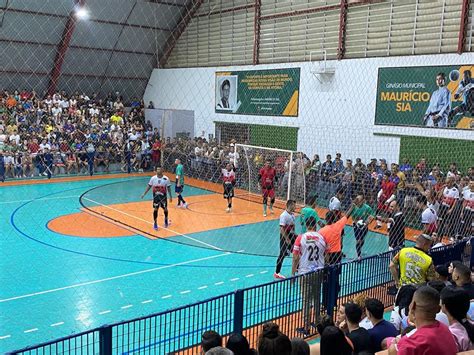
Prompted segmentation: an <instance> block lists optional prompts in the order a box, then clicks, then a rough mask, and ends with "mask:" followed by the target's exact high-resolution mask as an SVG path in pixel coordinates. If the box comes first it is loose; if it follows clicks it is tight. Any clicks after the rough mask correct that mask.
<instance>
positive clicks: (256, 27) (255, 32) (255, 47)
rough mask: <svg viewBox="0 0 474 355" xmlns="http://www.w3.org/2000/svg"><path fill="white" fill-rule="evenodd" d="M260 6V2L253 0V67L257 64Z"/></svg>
mask: <svg viewBox="0 0 474 355" xmlns="http://www.w3.org/2000/svg"><path fill="white" fill-rule="evenodd" d="M261 5H262V0H255V16H254V23H253V65H257V64H258V63H259V52H260V15H261Z"/></svg>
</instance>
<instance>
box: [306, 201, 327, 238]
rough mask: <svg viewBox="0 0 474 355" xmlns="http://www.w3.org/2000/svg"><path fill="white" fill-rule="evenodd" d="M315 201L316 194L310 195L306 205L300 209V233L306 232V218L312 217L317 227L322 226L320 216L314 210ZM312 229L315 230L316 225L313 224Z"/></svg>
mask: <svg viewBox="0 0 474 355" xmlns="http://www.w3.org/2000/svg"><path fill="white" fill-rule="evenodd" d="M316 202H317V196H316V195H311V196H310V197H309V198H308V202H307V204H306V206H304V207H303V208H302V209H301V211H300V223H301V233H306V221H307V220H308V218H310V217H313V218H314V219H315V221H316V223H317V225H319V227H321V228H322V227H324V225H325V224H324V222H323V221H321V218H319V216H318V212H316ZM314 230H317V226H314Z"/></svg>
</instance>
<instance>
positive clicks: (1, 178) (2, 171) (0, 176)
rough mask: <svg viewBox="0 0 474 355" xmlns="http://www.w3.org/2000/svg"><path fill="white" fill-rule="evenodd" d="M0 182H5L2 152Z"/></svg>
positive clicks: (0, 153)
mask: <svg viewBox="0 0 474 355" xmlns="http://www.w3.org/2000/svg"><path fill="white" fill-rule="evenodd" d="M0 181H1V182H5V157H4V155H3V150H0Z"/></svg>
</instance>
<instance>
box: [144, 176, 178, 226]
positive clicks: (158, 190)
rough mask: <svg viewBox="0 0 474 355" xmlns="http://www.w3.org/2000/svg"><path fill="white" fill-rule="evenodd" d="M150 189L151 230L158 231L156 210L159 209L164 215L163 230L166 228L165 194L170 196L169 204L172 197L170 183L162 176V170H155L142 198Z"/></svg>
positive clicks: (166, 204)
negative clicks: (151, 194)
mask: <svg viewBox="0 0 474 355" xmlns="http://www.w3.org/2000/svg"><path fill="white" fill-rule="evenodd" d="M150 189H153V229H155V230H158V223H157V222H156V220H157V218H158V209H159V208H160V207H161V208H162V209H163V212H164V214H165V228H168V226H169V221H168V203H167V195H166V193H167V192H168V194H169V196H170V203H171V202H173V197H172V195H171V181H170V179H169V178H168V177H167V176H165V175H163V169H162V168H160V167H158V168H156V175H153V176H152V177H151V178H150V181H149V182H148V185H147V187H146V190H145V192H144V193H143V195H142V198H143V197H145V195H146V194H147V193H148V191H150Z"/></svg>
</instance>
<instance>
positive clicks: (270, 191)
mask: <svg viewBox="0 0 474 355" xmlns="http://www.w3.org/2000/svg"><path fill="white" fill-rule="evenodd" d="M258 180H259V181H260V185H261V187H262V195H263V216H264V217H266V216H267V204H268V198H270V213H271V214H273V204H274V203H275V183H276V181H277V175H276V170H275V168H273V167H272V166H271V162H270V160H269V159H267V160H265V165H264V166H263V168H261V169H260V171H259V173H258Z"/></svg>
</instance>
